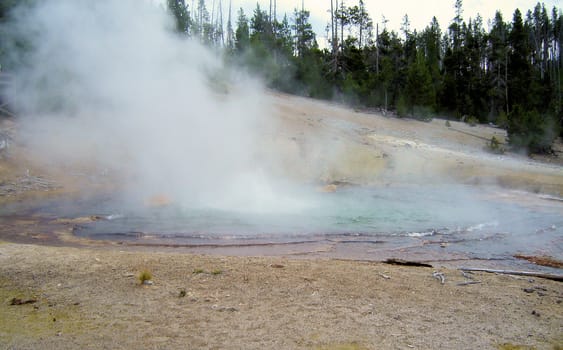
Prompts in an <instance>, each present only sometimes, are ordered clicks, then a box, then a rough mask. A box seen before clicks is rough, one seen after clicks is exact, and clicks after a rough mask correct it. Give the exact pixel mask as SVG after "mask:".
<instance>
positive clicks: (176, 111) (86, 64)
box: [11, 0, 297, 211]
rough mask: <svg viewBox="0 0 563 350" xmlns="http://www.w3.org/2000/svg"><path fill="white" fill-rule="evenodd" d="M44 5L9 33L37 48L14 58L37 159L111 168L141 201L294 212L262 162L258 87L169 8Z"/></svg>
mask: <svg viewBox="0 0 563 350" xmlns="http://www.w3.org/2000/svg"><path fill="white" fill-rule="evenodd" d="M39 3H40V4H39V5H37V6H35V7H33V8H21V9H20V10H19V11H18V12H16V21H15V22H14V24H13V25H14V27H12V28H11V29H12V30H13V32H14V33H17V34H18V36H19V37H20V40H21V38H23V39H24V42H25V43H26V45H25V46H26V47H28V48H31V50H28V51H26V53H25V56H20V57H18V58H17V59H20V60H22V62H24V61H25V63H26V64H25V69H23V70H21V71H20V72H18V74H17V76H18V91H19V92H20V93H23V95H20V96H19V101H20V102H21V105H20V106H19V107H20V110H22V111H24V114H25V115H26V118H25V119H24V127H23V134H24V136H25V139H26V140H27V142H29V144H30V146H32V147H34V149H35V150H41V151H42V152H45V157H48V159H50V160H52V161H53V162H56V161H61V160H65V161H75V162H76V161H82V162H86V163H92V164H98V165H99V166H101V167H104V168H107V169H108V170H109V171H110V173H112V174H118V175H119V176H120V177H121V178H122V179H125V181H126V182H127V184H128V185H129V186H127V187H128V192H129V193H136V194H137V195H138V197H139V199H140V198H143V197H145V198H146V197H149V196H151V195H155V194H164V195H166V196H169V197H171V199H172V200H173V201H175V202H178V203H180V204H183V205H188V206H200V207H201V206H208V207H213V208H220V209H223V208H224V209H227V208H236V209H237V210H249V211H253V210H270V209H271V210H278V209H280V208H281V207H284V206H291V207H293V206H294V205H296V204H297V202H293V199H291V198H290V197H287V198H286V199H285V200H284V199H283V197H282V198H280V195H279V193H275V191H274V190H273V188H275V187H276V186H275V185H273V184H272V179H271V178H270V176H268V171H267V169H264V166H263V164H260V162H257V159H258V157H257V155H256V152H255V149H256V147H255V142H256V138H257V136H258V134H259V131H260V130H261V128H262V127H264V126H265V125H268V123H269V122H268V120H267V119H268V117H269V109H268V106H267V105H265V102H263V101H264V100H266V98H265V96H264V95H263V93H262V92H261V91H262V88H261V86H260V84H259V83H258V82H256V81H254V80H251V79H249V78H245V77H241V76H239V75H237V74H233V73H232V72H231V73H229V70H228V69H227V68H225V67H224V66H223V65H222V62H221V60H220V59H219V58H218V57H217V55H216V54H214V53H211V52H210V51H209V50H207V49H205V48H204V47H202V46H201V45H199V44H198V43H197V42H195V41H193V40H192V41H190V40H185V39H180V38H179V37H178V36H177V35H175V34H174V33H173V32H172V29H171V28H172V27H173V25H172V22H171V19H170V16H168V14H167V13H166V11H165V10H164V9H163V8H162V7H159V6H156V5H154V4H151V3H149V2H148V1H134V0H120V1H109V0H98V1H74V0H52V1H42V2H39ZM14 52H16V51H14ZM226 76H230V77H231V78H230V80H229V82H227V79H226ZM233 76H236V77H235V78H233ZM225 89H228V90H229V93H222V92H221V91H222V90H223V91H224V90H225Z"/></svg>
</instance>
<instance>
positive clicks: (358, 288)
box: [0, 93, 563, 349]
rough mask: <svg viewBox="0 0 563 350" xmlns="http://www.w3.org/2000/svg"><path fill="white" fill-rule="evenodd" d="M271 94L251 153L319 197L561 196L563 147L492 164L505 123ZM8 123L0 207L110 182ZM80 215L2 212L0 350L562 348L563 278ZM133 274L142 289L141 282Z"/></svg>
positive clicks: (498, 157)
mask: <svg viewBox="0 0 563 350" xmlns="http://www.w3.org/2000/svg"><path fill="white" fill-rule="evenodd" d="M268 98H269V99H270V100H271V101H270V102H271V105H272V106H273V109H272V111H273V114H274V115H275V117H276V122H275V125H273V126H272V125H270V128H271V129H270V130H269V131H265V132H264V135H266V137H264V139H263V140H262V141H261V142H262V145H263V147H260V149H261V150H263V151H262V152H263V153H262V154H260V155H258V156H259V157H260V156H262V157H267V154H268V153H269V152H272V151H275V152H276V155H277V156H278V157H277V158H278V159H277V161H279V162H280V163H279V164H281V165H279V170H278V171H279V172H280V173H283V174H284V175H285V176H290V177H294V178H295V179H298V180H302V181H309V182H314V183H317V184H318V186H319V187H320V188H322V189H323V190H326V191H337V190H338V188H339V187H340V186H343V185H348V184H353V185H361V186H370V185H385V184H395V183H411V184H412V183H415V184H421V185H423V184H428V183H432V184H442V183H450V182H451V183H463V184H468V185H479V184H487V185H498V186H501V187H503V188H508V189H515V190H518V191H524V192H531V193H537V194H544V195H546V196H552V197H553V198H555V199H556V200H558V198H560V197H563V172H562V171H561V170H562V160H561V153H556V154H555V155H554V156H549V157H542V158H541V159H530V158H528V157H527V156H525V155H519V154H513V153H505V154H493V153H491V152H489V151H487V143H488V142H489V141H490V139H491V138H492V137H493V136H495V137H496V138H497V139H499V140H500V141H501V143H504V142H505V136H506V135H505V132H504V131H503V130H501V129H498V128H494V127H491V126H483V125H479V126H475V127H471V126H469V125H466V124H464V123H459V122H450V126H447V125H446V123H445V120H440V119H434V120H433V121H430V122H421V121H416V120H410V119H399V118H395V117H391V116H384V115H382V114H381V113H379V112H370V111H354V110H351V109H349V108H345V107H342V106H338V105H333V104H327V103H323V102H319V101H314V100H310V99H306V98H298V97H293V96H287V95H281V94H273V93H272V94H270V95H269V97H268ZM17 127H18V126H17V123H16V122H14V121H12V120H3V121H1V124H0V129H1V130H0V131H2V132H4V133H5V134H8V135H10V137H11V138H12V139H13V142H12V147H11V148H10V149H9V153H8V154H6V155H4V156H3V158H1V159H0V205H4V204H6V203H13V202H26V201H30V200H34V199H38V198H54V197H61V196H62V197H68V196H76V195H79V194H80V189H81V188H83V187H84V186H89V187H90V188H99V190H100V191H108V190H110V189H111V188H112V186H115V184H113V183H111V181H106V180H104V177H103V176H102V175H100V173H99V172H97V170H95V169H94V168H92V165H90V164H74V165H69V167H68V168H65V167H52V166H49V162H48V160H43V159H37V157H35V156H34V154H32V153H30V152H29V150H28V149H26V147H25V145H23V144H19V143H18V139H17ZM556 147H557V148H556V150H557V152H560V150H561V148H560V144H557V146H556ZM94 175H96V178H95V179H93V177H94ZM96 186H98V187H96ZM550 198H551V197H550ZM536 200H537V199H536ZM81 220H88V218H74V219H72V220H69V221H66V222H57V223H55V224H51V223H47V224H45V223H42V222H40V220H39V219H38V218H35V217H32V216H31V217H17V218H2V217H0V223H1V225H2V226H3V228H2V229H1V230H0V242H3V243H0V315H1V317H0V346H1V347H3V348H15V349H35V348H42V349H74V348H78V347H83V348H112V349H113V348H127V349H128V348H146V349H153V348H154V349H157V348H166V349H170V348H205V349H265V348H266V349H457V348H472V349H561V348H563V305H562V302H563V287H562V285H561V282H555V281H551V280H547V279H543V278H537V277H522V276H512V275H500V274H488V273H481V272H475V273H473V274H467V273H466V274H462V272H461V271H460V270H457V269H455V268H452V267H451V266H443V265H441V264H436V265H434V266H433V267H413V266H395V265H389V264H384V263H382V262H377V261H353V260H339V259H331V258H312V259H311V258H303V257H301V258H297V257H294V256H289V255H288V256H270V257H268V256H266V257H264V256H262V257H259V256H242V257H241V256H220V255H204V254H201V253H197V252H196V253H186V252H185V251H182V250H180V249H176V248H167V247H161V248H158V249H151V248H147V247H131V246H121V245H119V244H116V243H115V242H114V243H104V242H92V241H89V240H87V239H80V238H77V237H73V236H72V234H70V232H71V231H72V225H74V224H79V223H80V221H81ZM45 227H49V228H50V229H52V230H53V232H54V234H55V238H53V236H50V235H49V234H47V232H44V231H43V229H44V228H45ZM256 255H264V254H256ZM491 267H494V266H491ZM144 270H147V271H150V272H151V273H152V281H153V284H152V285H141V284H140V283H139V280H138V278H137V277H138V275H139V274H140V273H141V272H142V271H144ZM440 276H443V277H445V279H444V281H443V283H442V281H441V280H440Z"/></svg>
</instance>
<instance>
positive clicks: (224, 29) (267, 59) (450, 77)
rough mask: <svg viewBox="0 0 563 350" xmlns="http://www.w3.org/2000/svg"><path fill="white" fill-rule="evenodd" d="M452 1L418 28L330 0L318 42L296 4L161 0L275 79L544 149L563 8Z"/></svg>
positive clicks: (554, 103) (186, 30)
mask: <svg viewBox="0 0 563 350" xmlns="http://www.w3.org/2000/svg"><path fill="white" fill-rule="evenodd" d="M33 1H34V0H4V1H2V2H1V3H0V24H1V23H2V22H4V21H7V18H8V13H9V11H10V9H11V8H13V7H14V6H15V5H17V4H18V3H20V4H21V3H22V2H26V3H32V2H33ZM229 1H230V0H229ZM210 2H211V6H210V7H208V5H209V3H210ZM352 2H353V4H352ZM452 4H453V7H452V10H453V11H452V15H453V20H452V21H451V23H449V26H448V27H447V28H445V29H442V28H441V27H440V24H439V23H438V21H437V20H436V18H433V19H432V20H431V22H430V23H429V24H428V26H427V27H426V28H424V29H423V30H422V31H420V32H418V31H416V30H412V29H411V26H410V21H409V18H408V16H407V15H405V17H404V19H403V23H402V26H401V30H400V31H399V32H396V31H393V30H389V29H388V28H387V26H386V20H385V19H384V18H383V21H382V23H381V24H379V23H374V21H373V20H372V18H371V17H370V15H369V13H368V12H367V10H366V7H365V3H364V0H331V2H330V4H328V2H327V7H329V6H330V7H329V8H327V10H328V11H329V12H330V14H331V19H330V22H329V23H328V25H327V27H326V38H327V43H328V44H327V45H326V46H327V47H326V48H321V47H319V45H318V43H317V38H316V35H315V32H314V31H313V28H312V25H311V22H310V12H309V11H308V10H306V9H305V7H304V6H303V5H302V7H301V9H295V10H294V11H293V13H291V14H289V15H288V14H283V15H280V14H278V13H277V3H276V0H270V1H269V7H268V8H262V7H260V5H259V4H257V5H256V8H255V9H254V11H253V13H252V14H246V13H245V12H244V11H243V9H242V8H239V9H234V8H233V7H232V3H231V2H229V3H228V4H227V0H224V1H223V0H207V1H206V0H191V1H190V0H167V1H166V3H165V4H164V8H165V10H166V11H168V12H169V13H170V15H171V16H172V18H173V20H174V21H173V23H174V30H175V32H177V34H178V35H180V36H183V37H190V38H192V39H194V40H198V41H200V42H202V43H203V44H205V45H207V46H209V47H211V48H213V49H215V50H216V51H217V52H218V54H221V55H223V57H225V59H226V60H227V61H229V62H230V63H232V64H236V65H238V66H242V67H245V68H246V69H248V70H250V71H252V72H254V73H257V74H260V75H261V76H262V77H263V78H264V80H265V81H266V83H267V84H268V86H269V87H271V88H273V89H277V90H281V91H284V92H289V93H293V94H299V95H304V96H310V97H314V98H321V99H327V100H337V101H341V102H344V103H347V104H350V105H353V106H357V107H367V108H382V109H384V110H395V111H396V113H397V114H398V115H399V116H410V117H416V118H422V119H428V118H431V117H433V116H435V115H443V116H446V117H448V118H451V119H459V120H469V121H472V122H481V123H495V124H496V125H498V126H500V127H503V128H506V129H507V132H508V135H509V142H510V143H511V145H512V146H513V147H515V148H524V149H527V150H529V151H531V152H548V151H550V149H551V145H552V142H553V140H554V139H555V138H556V137H557V136H561V135H563V99H562V96H563V94H562V87H561V85H562V84H561V83H562V79H563V72H562V71H563V69H562V68H563V60H562V57H561V51H562V49H563V43H562V40H563V13H560V11H559V10H558V9H557V8H553V9H551V10H549V9H547V8H546V7H545V6H544V5H543V4H541V3H538V4H537V5H536V6H535V7H534V8H533V9H530V10H528V11H526V12H525V13H522V12H521V11H520V10H519V9H516V10H515V11H514V13H513V15H512V18H511V19H505V18H504V17H503V15H502V14H501V13H500V12H496V14H495V16H494V18H493V19H492V20H491V22H490V23H488V25H487V27H488V29H485V24H484V23H483V19H482V18H481V17H480V16H477V17H476V18H470V19H468V20H466V19H465V18H464V17H463V3H462V0H455V1H454V0H452ZM1 51H2V50H1V43H0V56H1V54H2V52H1Z"/></svg>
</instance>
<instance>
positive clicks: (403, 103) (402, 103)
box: [396, 95, 409, 118]
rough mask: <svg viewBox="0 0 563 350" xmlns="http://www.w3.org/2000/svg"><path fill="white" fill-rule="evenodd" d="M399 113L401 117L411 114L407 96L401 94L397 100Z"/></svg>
mask: <svg viewBox="0 0 563 350" xmlns="http://www.w3.org/2000/svg"><path fill="white" fill-rule="evenodd" d="M396 109H397V115H398V116H399V117H401V118H402V117H407V116H408V115H409V107H408V106H407V100H406V98H405V97H404V96H403V95H401V96H399V99H398V100H397V106H396Z"/></svg>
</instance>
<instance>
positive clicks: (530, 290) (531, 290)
mask: <svg viewBox="0 0 563 350" xmlns="http://www.w3.org/2000/svg"><path fill="white" fill-rule="evenodd" d="M522 290H523V291H524V292H526V293H533V292H535V291H536V290H535V289H534V288H524V289H522Z"/></svg>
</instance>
